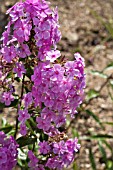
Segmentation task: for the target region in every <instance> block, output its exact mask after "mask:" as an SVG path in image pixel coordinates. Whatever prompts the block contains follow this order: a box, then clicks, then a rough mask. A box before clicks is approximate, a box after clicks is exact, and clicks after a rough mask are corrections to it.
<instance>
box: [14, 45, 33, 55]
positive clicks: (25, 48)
mask: <svg viewBox="0 0 113 170" xmlns="http://www.w3.org/2000/svg"><path fill="white" fill-rule="evenodd" d="M17 53H18V55H19V57H21V58H25V57H27V56H30V54H31V52H30V50H29V47H28V45H27V44H22V45H21V46H19V47H18V48H17Z"/></svg>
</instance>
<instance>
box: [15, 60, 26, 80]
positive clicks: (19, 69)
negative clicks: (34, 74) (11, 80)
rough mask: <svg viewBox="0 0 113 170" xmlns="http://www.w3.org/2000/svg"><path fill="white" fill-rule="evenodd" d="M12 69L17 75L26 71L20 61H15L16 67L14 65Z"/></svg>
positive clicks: (19, 75) (20, 75)
mask: <svg viewBox="0 0 113 170" xmlns="http://www.w3.org/2000/svg"><path fill="white" fill-rule="evenodd" d="M13 71H14V72H15V73H17V76H18V77H20V78H21V77H22V74H23V73H26V70H25V68H24V65H23V64H22V63H16V67H14V69H13Z"/></svg>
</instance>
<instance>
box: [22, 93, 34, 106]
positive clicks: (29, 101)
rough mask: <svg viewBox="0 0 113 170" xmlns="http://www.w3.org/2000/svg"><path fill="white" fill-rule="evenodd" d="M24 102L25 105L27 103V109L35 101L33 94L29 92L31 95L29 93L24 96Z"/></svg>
mask: <svg viewBox="0 0 113 170" xmlns="http://www.w3.org/2000/svg"><path fill="white" fill-rule="evenodd" d="M23 101H24V103H25V107H26V108H27V107H28V106H29V105H30V104H31V103H32V101H33V99H32V93H31V92H29V93H27V94H24V96H23Z"/></svg>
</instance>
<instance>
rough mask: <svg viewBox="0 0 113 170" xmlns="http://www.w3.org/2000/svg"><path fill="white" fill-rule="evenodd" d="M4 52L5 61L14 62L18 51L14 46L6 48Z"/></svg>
mask: <svg viewBox="0 0 113 170" xmlns="http://www.w3.org/2000/svg"><path fill="white" fill-rule="evenodd" d="M2 52H3V56H4V59H5V60H6V61H7V62H8V63H10V62H11V61H12V60H13V58H15V57H16V50H15V48H14V46H10V47H7V46H6V47H4V49H2Z"/></svg>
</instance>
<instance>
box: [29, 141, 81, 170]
mask: <svg viewBox="0 0 113 170" xmlns="http://www.w3.org/2000/svg"><path fill="white" fill-rule="evenodd" d="M79 148H80V145H79V144H78V140H77V139H74V140H72V139H68V140H67V141H66V142H65V141H64V140H62V141H60V142H53V143H51V144H50V143H48V142H46V141H43V142H40V143H39V152H40V154H42V155H50V156H51V157H49V158H48V160H47V162H46V164H45V165H44V164H43V165H42V164H41V161H40V159H38V158H37V157H36V156H35V155H34V154H33V152H32V151H31V150H30V151H29V152H28V157H29V159H30V162H29V167H30V168H31V169H33V170H45V168H47V167H48V168H49V169H58V170H62V169H63V167H64V165H65V166H68V165H69V164H70V163H71V162H72V161H73V160H74V154H75V153H76V152H77V151H78V150H79ZM52 154H54V156H52Z"/></svg>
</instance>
